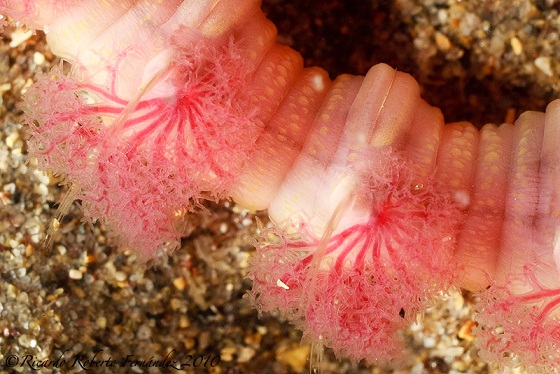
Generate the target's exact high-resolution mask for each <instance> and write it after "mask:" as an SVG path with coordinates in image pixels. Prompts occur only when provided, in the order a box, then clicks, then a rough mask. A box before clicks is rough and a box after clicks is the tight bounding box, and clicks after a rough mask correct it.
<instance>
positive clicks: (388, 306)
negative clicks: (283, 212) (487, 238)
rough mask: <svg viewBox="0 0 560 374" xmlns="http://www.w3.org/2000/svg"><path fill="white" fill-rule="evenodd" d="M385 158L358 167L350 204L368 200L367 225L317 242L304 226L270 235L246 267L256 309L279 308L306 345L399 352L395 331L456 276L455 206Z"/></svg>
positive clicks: (345, 352)
mask: <svg viewBox="0 0 560 374" xmlns="http://www.w3.org/2000/svg"><path fill="white" fill-rule="evenodd" d="M380 159H382V160H386V158H385V157H380ZM390 159H393V160H394V162H391V163H389V164H388V165H387V164H385V165H381V164H380V165H376V167H370V168H368V170H363V174H362V176H363V178H364V180H363V182H364V183H363V184H361V188H360V189H359V190H358V191H357V192H356V195H355V197H356V198H357V199H362V200H363V199H366V200H368V201H369V202H370V204H365V205H366V206H368V207H370V208H369V209H370V210H369V212H368V215H369V216H368V219H367V221H365V222H363V223H360V224H356V225H352V226H350V227H348V228H346V229H345V230H342V231H341V232H339V233H337V234H333V235H329V234H330V232H328V233H327V234H325V236H324V237H322V238H319V237H317V236H316V235H315V234H314V233H313V232H312V230H309V229H308V228H307V227H305V221H306V220H301V221H300V222H297V221H294V222H292V223H290V224H289V225H287V227H285V229H284V230H283V231H279V230H278V229H277V228H268V229H266V230H264V231H263V237H264V238H265V241H264V242H262V243H260V244H259V247H258V249H259V250H258V252H257V257H256V258H255V259H254V260H253V261H252V275H253V281H254V286H253V290H252V291H251V294H250V296H251V298H252V299H253V302H254V303H256V305H257V307H258V308H259V310H261V311H274V310H277V308H278V306H279V305H282V308H281V310H280V313H281V315H282V317H284V318H286V319H288V320H289V321H291V322H292V323H294V324H295V325H296V326H298V327H300V328H301V329H302V330H303V331H304V332H305V335H306V337H307V338H309V339H311V340H312V341H318V340H321V339H322V340H323V341H324V342H325V343H326V344H327V345H328V346H330V347H333V348H334V349H335V352H337V353H338V354H340V355H342V356H345V357H350V358H352V359H355V360H359V359H361V358H362V357H364V356H365V357H376V358H377V359H380V360H382V361H390V360H391V359H395V358H397V357H399V356H400V355H402V354H404V352H405V350H403V346H402V341H401V340H400V339H399V338H398V330H399V329H402V328H404V327H406V326H407V325H408V324H409V323H410V322H411V321H412V320H413V319H414V318H415V316H416V314H417V313H419V312H421V311H423V310H425V309H426V308H427V306H428V303H429V302H428V300H430V299H432V298H433V297H434V296H435V295H436V294H438V293H439V292H441V290H444V289H449V287H450V285H451V284H453V282H454V277H455V276H456V273H455V272H454V270H453V269H454V266H450V265H451V264H452V263H453V259H452V256H451V251H450V249H451V248H452V247H453V245H454V244H455V243H454V240H453V238H454V236H455V235H454V234H455V230H456V224H457V217H458V215H457V211H458V207H456V206H455V205H454V203H453V202H452V201H450V199H449V197H447V195H446V194H443V193H441V191H440V190H438V187H432V188H421V187H419V186H417V185H415V184H414V179H415V176H414V173H413V172H412V169H411V168H410V167H408V165H407V163H406V161H405V160H404V159H401V158H399V157H395V156H394V155H393V157H391V158H390ZM433 186H437V183H434V184H433ZM327 231H328V230H327ZM290 232H291V233H293V234H290ZM442 232H445V233H448V236H442V235H441V233H442ZM271 236H272V238H271ZM271 241H272V242H273V243H274V244H271ZM436 274H437V275H436ZM432 279H435V281H433V282H432ZM403 312H404V317H403V315H402V314H403Z"/></svg>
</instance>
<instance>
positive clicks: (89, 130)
mask: <svg viewBox="0 0 560 374" xmlns="http://www.w3.org/2000/svg"><path fill="white" fill-rule="evenodd" d="M192 33H195V31H193V32H191V33H189V30H186V29H179V30H178V31H177V33H176V35H175V36H174V37H173V38H172V40H171V45H170V50H171V52H170V53H169V55H170V56H171V58H170V59H169V61H168V64H167V66H164V68H163V69H161V71H159V72H158V73H157V74H156V76H155V78H153V79H152V82H148V83H147V84H146V87H144V91H143V92H142V94H141V95H139V96H138V97H137V98H133V99H132V100H126V99H124V98H122V97H120V96H119V93H118V92H117V91H116V88H115V87H116V79H117V75H116V74H109V75H108V76H109V81H108V82H107V83H106V84H105V85H96V84H93V83H90V82H91V80H89V79H87V76H86V77H81V78H77V76H78V75H77V74H74V75H64V74H63V73H61V70H60V69H55V70H53V71H51V72H50V73H49V74H45V75H42V76H40V77H38V79H37V83H35V84H34V85H33V86H32V87H31V88H30V89H29V90H28V92H27V94H26V95H25V100H26V102H27V110H26V115H27V118H28V119H29V123H30V124H32V126H30V134H31V138H30V140H29V153H30V154H31V155H32V156H35V157H37V159H38V160H39V164H40V166H41V167H42V168H44V169H50V170H52V171H53V172H54V173H55V174H59V175H62V176H64V179H65V182H66V183H69V184H70V185H71V195H70V196H69V199H70V200H73V199H78V200H80V201H81V204H82V206H83V210H84V215H85V216H86V217H87V219H88V220H89V221H96V220H99V219H100V220H102V221H103V222H106V223H107V224H108V225H109V227H111V228H112V230H113V232H114V233H115V234H116V235H117V236H118V237H119V239H120V242H121V243H122V244H124V245H125V246H129V247H132V248H134V249H136V250H137V251H138V253H139V254H140V257H141V258H143V259H149V258H152V257H154V256H155V254H156V253H158V251H159V250H161V249H166V250H172V249H174V248H176V247H177V246H178V243H179V239H180V236H181V234H182V232H183V230H182V225H183V223H184V221H185V220H184V218H185V215H186V214H187V212H188V211H190V210H192V209H193V208H194V207H197V206H200V203H199V199H200V198H205V199H219V198H222V197H224V195H225V193H226V191H228V190H229V189H230V188H231V185H232V183H233V181H234V180H235V178H236V175H238V172H239V168H240V167H241V164H242V163H243V162H244V160H245V159H246V158H247V155H248V153H249V151H250V147H251V145H252V144H253V143H254V139H253V137H254V136H255V133H256V132H255V131H254V129H253V126H254V125H253V121H252V118H253V115H254V110H253V109H251V108H249V106H248V104H247V103H249V100H247V95H248V94H249V93H247V92H245V91H246V89H245V87H246V79H247V77H248V71H247V67H246V66H247V64H246V63H245V62H244V61H243V58H242V56H241V55H240V54H239V53H238V49H237V47H236V45H235V44H234V43H233V41H231V40H225V41H224V40H214V39H209V38H207V37H204V36H202V35H195V37H193V36H192ZM179 40H181V42H178V41H179ZM122 58H126V53H123V54H122ZM118 63H119V61H117V62H116V65H115V66H113V67H112V68H113V70H114V71H116V70H117V69H118ZM75 71H79V67H77V68H76V69H75ZM81 73H82V74H84V72H83V71H82V72H81ZM61 213H62V214H63V213H64V212H61Z"/></svg>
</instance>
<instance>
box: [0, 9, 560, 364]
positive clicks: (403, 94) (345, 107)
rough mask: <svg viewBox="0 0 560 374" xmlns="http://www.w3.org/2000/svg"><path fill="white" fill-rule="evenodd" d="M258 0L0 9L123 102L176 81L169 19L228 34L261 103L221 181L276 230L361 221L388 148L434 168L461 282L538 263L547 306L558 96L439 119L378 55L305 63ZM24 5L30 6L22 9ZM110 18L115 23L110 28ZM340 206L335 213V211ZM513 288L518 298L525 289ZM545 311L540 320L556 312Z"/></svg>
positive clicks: (557, 246) (553, 268) (318, 230)
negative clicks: (529, 107)
mask: <svg viewBox="0 0 560 374" xmlns="http://www.w3.org/2000/svg"><path fill="white" fill-rule="evenodd" d="M55 4H56V5H55ZM259 5H260V4H259V2H258V1H235V0H229V1H228V0H222V1H219V0H213V1H196V0H192V1H184V2H181V1H169V2H166V4H165V6H158V4H157V2H151V1H144V2H137V1H132V0H130V1H116V0H114V1H105V2H97V1H83V2H81V3H80V4H79V5H75V4H74V2H72V1H69V2H66V3H65V4H61V2H57V3H53V2H52V1H45V2H41V1H36V2H0V9H2V8H1V6H5V7H7V8H8V9H11V13H9V14H13V15H15V16H18V15H19V16H23V17H25V16H26V15H27V16H28V17H27V20H28V21H30V20H31V21H33V22H31V26H32V27H36V28H43V29H46V30H48V41H49V44H50V46H51V48H52V49H53V51H54V52H55V53H56V54H57V55H59V56H61V57H63V58H66V59H68V60H70V61H72V62H75V63H76V66H77V67H79V70H76V71H75V72H74V74H76V75H77V76H81V75H83V76H87V77H88V79H89V81H90V82H91V83H92V84H94V85H102V84H103V83H104V82H107V81H108V80H111V75H114V76H116V77H118V80H116V81H115V82H114V83H115V87H114V89H115V91H116V92H118V94H119V97H120V98H121V99H124V100H129V101H131V102H134V100H137V98H138V97H141V98H142V99H146V98H151V97H160V96H164V97H165V96H169V97H173V95H174V94H175V88H174V86H173V84H172V83H170V82H169V81H167V82H163V83H158V82H156V83H154V79H157V78H159V77H160V74H162V72H165V71H166V68H167V67H168V66H169V64H170V62H171V61H172V60H173V58H174V51H173V50H172V49H170V48H168V47H167V45H166V44H165V41H166V38H169V37H170V36H171V35H172V34H173V32H174V31H175V30H176V29H177V27H178V26H186V27H189V28H193V29H197V30H198V31H199V32H201V34H202V35H205V36H207V37H209V38H218V39H219V38H223V37H224V36H228V35H234V37H235V39H236V40H237V41H238V43H239V47H240V48H241V50H242V51H243V53H244V55H245V56H246V59H247V64H248V65H249V66H251V67H252V68H251V69H252V71H253V73H252V78H251V80H250V83H249V87H247V89H248V90H249V91H250V92H251V93H252V96H253V105H254V106H255V107H257V108H258V113H257V117H256V118H255V131H256V132H257V133H258V136H255V151H254V153H253V154H252V155H251V159H250V160H244V161H243V163H244V165H245V167H244V168H243V172H242V173H241V175H239V179H238V181H237V182H236V183H235V184H234V185H233V186H232V187H231V190H230V191H229V195H230V196H231V197H232V198H233V199H234V200H235V201H236V202H237V203H238V204H240V205H242V206H245V207H247V208H249V209H253V210H259V209H268V211H269V215H270V218H271V220H272V221H273V222H275V223H277V224H278V225H280V228H282V225H286V227H290V226H289V225H290V224H291V223H293V222H291V221H290V220H293V219H294V218H295V217H296V218H297V219H299V220H303V221H304V223H305V225H306V229H307V230H309V232H310V233H311V234H312V235H314V236H315V237H317V238H320V237H322V236H323V234H325V232H329V233H330V234H331V235H332V236H336V235H337V234H339V233H341V232H344V231H345V230H347V229H349V228H352V227H354V226H356V225H358V224H360V223H363V222H367V220H368V213H369V206H368V205H367V204H370V203H371V201H369V200H367V199H366V200H365V201H362V200H360V199H359V198H358V200H356V196H355V192H354V191H355V190H356V189H359V186H360V184H361V183H362V178H363V176H362V175H361V173H360V170H361V169H360V162H361V161H360V160H359V158H360V157H363V155H364V154H366V155H369V156H371V157H375V153H371V152H372V151H371V150H372V149H373V150H375V149H387V148H389V149H391V150H393V151H398V152H399V153H402V154H403V155H405V157H406V159H407V161H408V163H409V165H408V166H407V168H408V167H410V168H412V170H413V171H414V175H415V180H414V183H415V187H417V188H418V190H419V191H421V190H423V189H424V188H430V187H429V186H427V185H426V184H429V183H432V179H430V178H431V177H434V180H435V181H437V183H438V184H439V185H440V186H439V188H440V189H439V191H441V192H442V193H445V194H448V195H449V196H450V197H451V200H452V201H453V202H454V203H455V205H456V206H457V208H458V211H459V215H458V217H457V219H458V225H459V227H458V233H457V235H456V236H454V237H453V238H450V240H456V244H455V246H454V249H453V251H454V258H455V259H456V261H457V262H458V263H459V265H460V266H459V267H458V268H457V269H456V271H457V272H460V273H459V274H458V277H457V278H458V280H459V281H460V283H459V286H461V287H464V288H467V289H471V290H480V289H483V288H485V287H486V286H488V285H489V284H490V283H497V284H508V279H509V277H510V276H512V274H513V275H520V274H524V273H523V269H524V266H525V265H526V264H538V265H537V266H536V267H535V268H534V269H533V270H534V271H533V272H532V275H531V276H532V277H535V279H536V281H535V282H537V283H538V284H539V287H541V289H547V290H550V291H547V292H546V293H543V295H544V296H543V297H542V299H545V300H548V301H549V302H550V305H552V306H554V305H555V303H556V299H557V298H558V297H559V296H558V292H557V291H556V290H558V289H560V277H559V273H558V264H559V263H560V234H559V227H560V226H559V222H558V221H559V217H560V152H558V150H557V149H556V142H557V141H558V139H560V125H559V124H560V118H559V117H560V101H555V102H553V103H551V104H550V105H549V106H548V107H547V110H546V113H536V112H527V113H524V114H522V115H521V116H520V117H519V119H518V120H517V121H516V123H515V125H502V126H499V127H498V126H494V125H486V126H484V127H483V128H482V130H480V131H478V130H476V129H475V128H474V127H473V126H472V125H471V124H468V123H454V124H448V125H447V126H444V121H443V117H442V115H441V112H440V111H439V110H438V109H436V108H433V107H431V106H429V105H428V104H427V103H426V102H425V101H423V100H422V99H421V98H420V96H419V88H418V85H417V83H416V82H415V81H414V79H412V77H410V76H409V75H408V74H405V73H402V72H396V71H394V70H393V69H391V68H389V67H388V66H386V65H376V66H375V67H373V68H372V69H371V70H370V71H369V72H368V74H367V75H366V77H351V76H341V77H339V78H337V79H336V80H335V81H334V82H331V81H330V79H329V78H328V76H327V74H326V73H325V72H324V71H323V70H322V69H320V68H305V69H304V68H303V66H302V59H301V56H299V54H297V53H296V52H294V51H293V50H291V49H289V48H287V47H282V46H279V45H277V44H276V43H275V34H276V30H275V28H274V26H273V25H272V23H271V22H270V21H269V20H267V19H266V18H265V17H264V15H263V14H262V12H261V11H260V10H259ZM27 6H32V7H33V6H34V8H33V9H40V13H34V14H31V15H29V14H26V12H27V13H29V11H30V10H29V8H27ZM131 8H132V9H134V12H131V11H130V9H131ZM138 15H149V16H147V17H143V18H139V17H138ZM92 19H95V20H96V22H91V20H92ZM115 22H118V23H119V27H118V28H115V27H113V28H109V25H113V24H115ZM103 33H105V34H103ZM99 35H101V36H99ZM130 46H133V47H134V50H133V54H132V56H133V57H132V58H125V59H123V60H122V63H119V64H118V65H117V66H116V67H115V66H114V65H111V63H114V60H112V59H113V58H114V56H113V55H114V53H115V51H123V50H127V48H129V47H130ZM119 61H120V60H119ZM104 64H105V65H104ZM109 65H110V66H112V67H113V68H112V69H106V68H104V66H109ZM106 120H107V121H109V122H108V123H107V124H110V121H111V120H109V119H106ZM364 152H365V153H364ZM368 152H369V153H368ZM379 155H381V156H383V157H385V156H386V155H385V154H384V153H378V154H377V156H379ZM387 162H391V160H387ZM341 206H343V207H344V209H345V210H344V212H343V213H344V214H340V215H339V216H337V214H338V213H337V212H339V209H340V207H341ZM333 217H336V218H337V219H336V220H334V221H333ZM447 234H448V233H441V235H442V236H445V235H447ZM349 258H351V257H349ZM351 261H356V259H351ZM320 266H324V265H320ZM517 286H518V287H519V289H514V291H516V292H518V293H519V294H523V292H525V291H527V290H526V289H524V288H523V287H524V285H517ZM514 294H515V292H514ZM546 297H548V298H550V299H546ZM525 299H528V297H525ZM554 310H555V309H554V307H552V309H551V310H550V311H549V314H546V315H545V317H547V316H549V315H550V316H551V318H553V319H554V321H557V315H558V313H557V312H554ZM356 357H357V358H359V357H358V356H355V358H356ZM552 361H553V362H554V363H556V364H558V360H556V361H554V360H552Z"/></svg>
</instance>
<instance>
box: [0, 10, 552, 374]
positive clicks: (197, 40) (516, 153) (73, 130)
mask: <svg viewBox="0 0 560 374" xmlns="http://www.w3.org/2000/svg"><path fill="white" fill-rule="evenodd" d="M31 3H37V4H36V5H42V6H43V8H42V10H44V13H41V12H38V11H37V9H39V8H41V7H39V6H38V7H30V8H29V9H28V8H26V7H22V6H21V4H19V3H12V2H9V3H8V4H7V5H6V6H4V7H2V6H0V10H2V11H7V12H8V13H7V14H12V15H14V16H22V17H23V18H26V19H27V20H31V22H30V25H31V27H32V26H36V25H41V27H42V26H43V25H46V26H50V27H51V31H52V30H55V32H52V33H51V34H50V35H49V37H51V40H49V42H50V43H52V45H53V46H56V47H57V48H58V50H59V53H60V55H61V56H63V57H67V58H69V59H70V60H71V62H72V63H73V67H72V71H71V72H70V74H68V75H65V74H63V73H62V72H61V69H60V68H59V69H55V70H53V71H52V72H51V73H49V74H47V75H43V76H40V77H38V79H37V83H36V84H34V85H33V86H32V87H31V88H30V89H29V90H28V93H27V94H26V97H25V100H26V102H27V104H28V107H27V109H26V116H27V120H28V122H29V124H30V133H31V139H30V141H29V149H30V153H31V155H33V156H36V157H37V159H38V160H39V164H40V167H41V168H42V169H44V170H51V171H53V172H54V173H55V174H59V175H62V176H64V177H65V179H64V180H65V183H68V184H70V185H71V189H70V191H71V193H70V195H69V196H68V198H67V201H66V202H63V204H62V209H61V214H63V213H64V209H65V207H67V205H68V203H69V201H71V200H74V199H77V200H79V201H80V202H81V204H82V207H83V210H84V215H85V217H88V219H89V220H91V221H95V220H102V221H103V222H105V223H107V224H108V225H109V226H110V227H111V229H112V230H113V232H114V233H115V234H116V235H117V236H118V237H119V238H120V239H121V243H123V244H124V245H126V246H129V247H132V248H134V249H135V250H136V252H137V253H138V254H139V255H140V257H141V258H143V259H145V260H147V259H149V258H152V257H154V256H156V255H157V254H158V253H161V252H166V251H168V250H172V249H174V248H177V247H178V245H179V239H180V237H181V234H182V232H183V225H184V223H185V222H186V219H187V217H186V215H187V213H188V212H189V211H191V210H192V209H195V208H197V207H199V206H200V204H199V201H200V200H202V199H219V198H227V197H232V198H233V200H235V201H236V202H237V203H239V204H241V205H244V206H247V207H253V208H254V209H268V212H269V216H270V217H271V220H272V221H273V224H274V226H273V227H267V228H263V229H262V234H261V240H260V241H259V242H258V243H257V253H256V255H255V258H254V260H253V261H252V268H251V273H250V276H251V278H252V279H253V281H254V288H253V290H252V291H251V292H250V294H249V296H250V299H251V300H252V301H253V303H254V305H255V306H256V307H257V308H258V309H259V311H260V312H271V311H278V312H279V314H280V315H281V316H282V317H283V318H285V319H287V320H289V321H291V322H292V323H293V324H294V325H296V326H297V327H299V328H301V329H302V330H303V331H304V335H305V336H306V337H308V338H310V339H311V340H313V341H320V342H323V341H324V342H325V343H326V344H327V345H328V346H330V347H332V348H334V350H335V352H336V353H337V354H338V355H340V356H345V357H350V358H352V359H353V360H355V361H356V360H360V359H366V360H369V361H378V360H379V361H390V360H394V359H395V358H397V357H399V356H400V355H401V354H404V350H403V342H402V340H401V339H399V329H401V328H403V327H405V326H407V324H409V323H411V322H412V321H413V320H414V318H415V317H416V315H417V314H418V313H420V314H421V313H422V311H424V310H425V309H426V308H427V307H428V306H429V305H430V302H431V300H432V299H433V297H434V296H436V295H438V294H441V293H446V292H447V291H449V290H450V289H451V288H453V287H461V286H463V287H466V288H470V289H473V290H476V291H480V292H479V294H480V295H479V297H480V299H481V302H480V303H479V305H478V307H479V313H478V316H477V321H478V323H479V325H480V326H479V328H478V330H477V334H478V341H477V344H478V346H479V347H480V348H481V352H482V353H481V355H483V356H484V357H485V358H487V359H488V360H491V361H496V362H502V363H508V362H511V361H508V360H509V359H511V358H512V357H513V358H514V359H516V360H519V361H518V362H520V363H521V364H523V365H526V366H527V367H533V368H535V369H536V370H539V371H541V372H543V371H550V370H552V369H554V370H558V369H559V368H560V361H559V357H560V327H559V323H560V321H559V316H560V309H559V307H558V306H559V305H560V279H559V273H558V271H559V270H558V267H559V266H560V265H559V264H560V260H559V258H560V254H559V253H558V251H559V250H560V249H559V247H560V244H559V241H560V234H559V233H560V228H559V227H560V222H559V220H558V217H559V216H560V213H559V212H560V200H559V199H560V193H559V190H558V187H557V186H558V185H560V180H559V178H558V176H559V175H560V166H559V165H560V156H558V153H557V150H556V148H555V147H556V145H555V144H554V141H557V140H558V138H560V130H559V128H560V127H559V126H558V123H559V122H560V102H558V101H557V102H553V103H551V104H550V105H549V107H548V108H547V111H546V113H535V112H528V113H525V114H523V115H521V116H520V118H519V119H518V120H517V121H516V124H515V126H514V125H505V126H500V127H498V126H494V125H487V126H485V127H484V128H483V129H482V130H481V131H480V132H479V131H477V130H476V129H475V128H474V127H473V126H472V125H471V124H468V123H455V124H448V125H446V126H444V120H443V117H442V115H441V112H440V111H439V110H438V109H437V108H434V107H431V106H430V105H428V104H427V103H426V102H425V101H423V100H422V99H421V98H420V89H419V87H418V84H417V83H416V82H415V81H414V79H413V78H412V77H411V76H409V75H407V74H405V73H402V72H396V71H395V70H394V69H392V68H390V67H388V66H387V65H383V64H379V65H376V66H374V67H373V68H371V70H370V71H369V72H368V74H367V75H366V76H365V77H357V76H348V75H343V76H341V77H339V78H337V79H336V80H335V81H333V82H331V81H330V79H328V75H327V74H326V72H324V71H323V70H322V69H320V68H303V62H302V58H301V56H300V55H298V54H297V53H296V52H295V51H293V50H291V49H289V48H287V47H283V46H279V45H278V44H276V42H275V35H276V29H275V28H274V26H273V25H272V24H271V22H270V21H268V20H267V19H266V17H265V16H264V14H263V13H262V11H260V9H259V8H258V7H259V4H258V1H240V0H212V1H210V0H209V1H196V2H193V3H189V2H181V1H178V0H177V1H173V2H172V1H171V0H170V1H169V2H166V3H165V4H164V5H162V4H159V2H153V3H152V2H150V1H146V2H134V1H132V2H130V3H126V4H125V3H120V2H118V1H113V2H107V3H105V2H103V3H101V2H96V1H88V2H83V3H76V2H74V1H68V2H67V3H66V5H67V6H68V7H71V8H69V9H70V10H72V12H68V13H65V12H63V11H62V8H61V7H58V6H55V5H54V4H53V2H52V1H51V0H45V1H44V2H41V1H37V2H31ZM156 3H157V4H156ZM2 4H3V3H2ZM28 4H29V2H25V5H26V6H27V5H28ZM123 4H125V5H123ZM106 5H108V6H109V7H107V6H106ZM10 10H13V12H10ZM108 10H109V12H108ZM89 12H92V13H95V12H101V13H103V12H108V13H106V14H105V13H103V14H105V16H106V17H108V18H107V19H111V20H112V21H111V22H108V24H106V25H99V24H97V23H96V24H89V26H90V27H91V29H90V28H84V27H83V25H82V24H81V23H80V22H85V23H86V24H88V22H90V23H91V22H92V21H91V19H92V17H91V14H90V13H89ZM41 16H44V19H43V18H41ZM49 17H50V18H49ZM74 17H76V18H77V19H78V20H77V21H76V19H75V18H74ZM111 17H112V18H111ZM35 18H38V19H35ZM78 21H79V22H78ZM158 22H159V23H158ZM131 25H133V26H134V27H132V28H131V27H130V26H131ZM57 27H58V31H56V30H57ZM66 27H68V28H69V29H68V30H66ZM106 28H109V31H110V32H107V30H106ZM61 30H63V31H61ZM92 30H93V31H92ZM131 30H132V31H131ZM121 33H123V34H124V36H122V37H120V36H121ZM135 33H138V34H139V35H140V36H141V37H139V38H138V39H139V40H137V38H136V34H135ZM74 37H75V38H74ZM80 37H83V38H84V39H86V40H90V41H91V40H95V41H96V42H97V44H95V43H93V44H92V47H91V48H89V49H87V48H86V49H85V51H84V50H83V49H82V48H81V44H80V42H79V39H80ZM255 207H256V208H255ZM489 227H490V228H489ZM555 261H557V262H558V264H555V263H554V262H555ZM485 277H486V278H485Z"/></svg>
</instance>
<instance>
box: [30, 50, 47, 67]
mask: <svg viewBox="0 0 560 374" xmlns="http://www.w3.org/2000/svg"><path fill="white" fill-rule="evenodd" d="M33 62H34V63H35V65H43V64H44V63H45V55H44V54H42V53H41V52H35V53H34V54H33Z"/></svg>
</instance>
